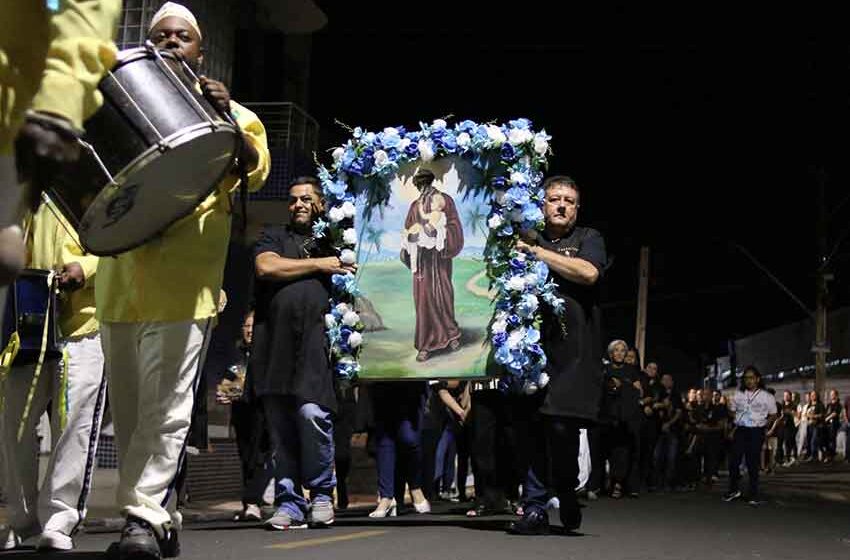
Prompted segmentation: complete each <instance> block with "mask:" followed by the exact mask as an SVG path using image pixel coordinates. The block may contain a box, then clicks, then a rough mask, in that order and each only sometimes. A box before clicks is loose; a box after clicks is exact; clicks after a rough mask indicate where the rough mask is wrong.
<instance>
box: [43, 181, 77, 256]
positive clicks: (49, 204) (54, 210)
mask: <svg viewBox="0 0 850 560" xmlns="http://www.w3.org/2000/svg"><path fill="white" fill-rule="evenodd" d="M41 200H42V201H43V202H44V204H45V205H46V206H47V209H48V210H50V213H51V214H53V217H54V218H56V220H57V221H58V222H59V225H61V226H62V229H64V230H65V233H67V234H68V235H69V236H70V237H71V239H73V240H74V244H75V245H76V246H77V247H79V248H80V252H81V253H82V254H83V255H86V254H88V251H86V250H85V248H83V246H82V245H80V242H79V241H78V240H77V235H76V232H75V231H73V230H72V229H70V228H69V227H68V225H67V224H66V223H65V218H64V217H63V216H60V215H59V212H58V209H57V208H56V205H55V204H54V203H53V200H52V199H51V198H50V197H49V196H48V195H47V191H41Z"/></svg>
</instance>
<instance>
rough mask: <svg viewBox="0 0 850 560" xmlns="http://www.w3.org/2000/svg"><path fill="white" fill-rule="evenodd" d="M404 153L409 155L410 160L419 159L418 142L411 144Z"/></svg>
mask: <svg viewBox="0 0 850 560" xmlns="http://www.w3.org/2000/svg"><path fill="white" fill-rule="evenodd" d="M404 153H405V154H407V157H409V158H410V159H415V158H417V157H419V144H418V143H417V142H411V143H410V144H408V145H407V147H406V148H405V149H404Z"/></svg>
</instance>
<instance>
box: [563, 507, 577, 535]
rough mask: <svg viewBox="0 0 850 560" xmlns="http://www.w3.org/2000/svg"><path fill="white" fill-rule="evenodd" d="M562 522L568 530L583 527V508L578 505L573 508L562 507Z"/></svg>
mask: <svg viewBox="0 0 850 560" xmlns="http://www.w3.org/2000/svg"><path fill="white" fill-rule="evenodd" d="M560 515H561V524H562V525H563V526H564V529H565V530H566V531H576V530H578V528H579V527H581V509H579V508H578V507H575V508H571V509H561V510H560Z"/></svg>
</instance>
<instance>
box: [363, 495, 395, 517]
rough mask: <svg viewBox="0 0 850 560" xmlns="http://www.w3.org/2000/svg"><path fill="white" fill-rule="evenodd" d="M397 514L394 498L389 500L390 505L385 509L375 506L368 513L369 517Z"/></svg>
mask: <svg viewBox="0 0 850 560" xmlns="http://www.w3.org/2000/svg"><path fill="white" fill-rule="evenodd" d="M397 515H398V504H397V503H396V501H395V498H393V499H392V500H390V505H389V507H387V509H381V507H380V506H378V507H377V508H375V511H373V512H372V513H370V514H369V517H371V518H373V519H374V518H383V517H395V516H397Z"/></svg>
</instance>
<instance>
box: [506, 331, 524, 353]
mask: <svg viewBox="0 0 850 560" xmlns="http://www.w3.org/2000/svg"><path fill="white" fill-rule="evenodd" d="M523 339H525V329H517V330H515V331H514V332H512V333H511V334H509V335H508V348H510V349H511V350H516V349H517V348H519V347H520V346H522V342H523Z"/></svg>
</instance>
